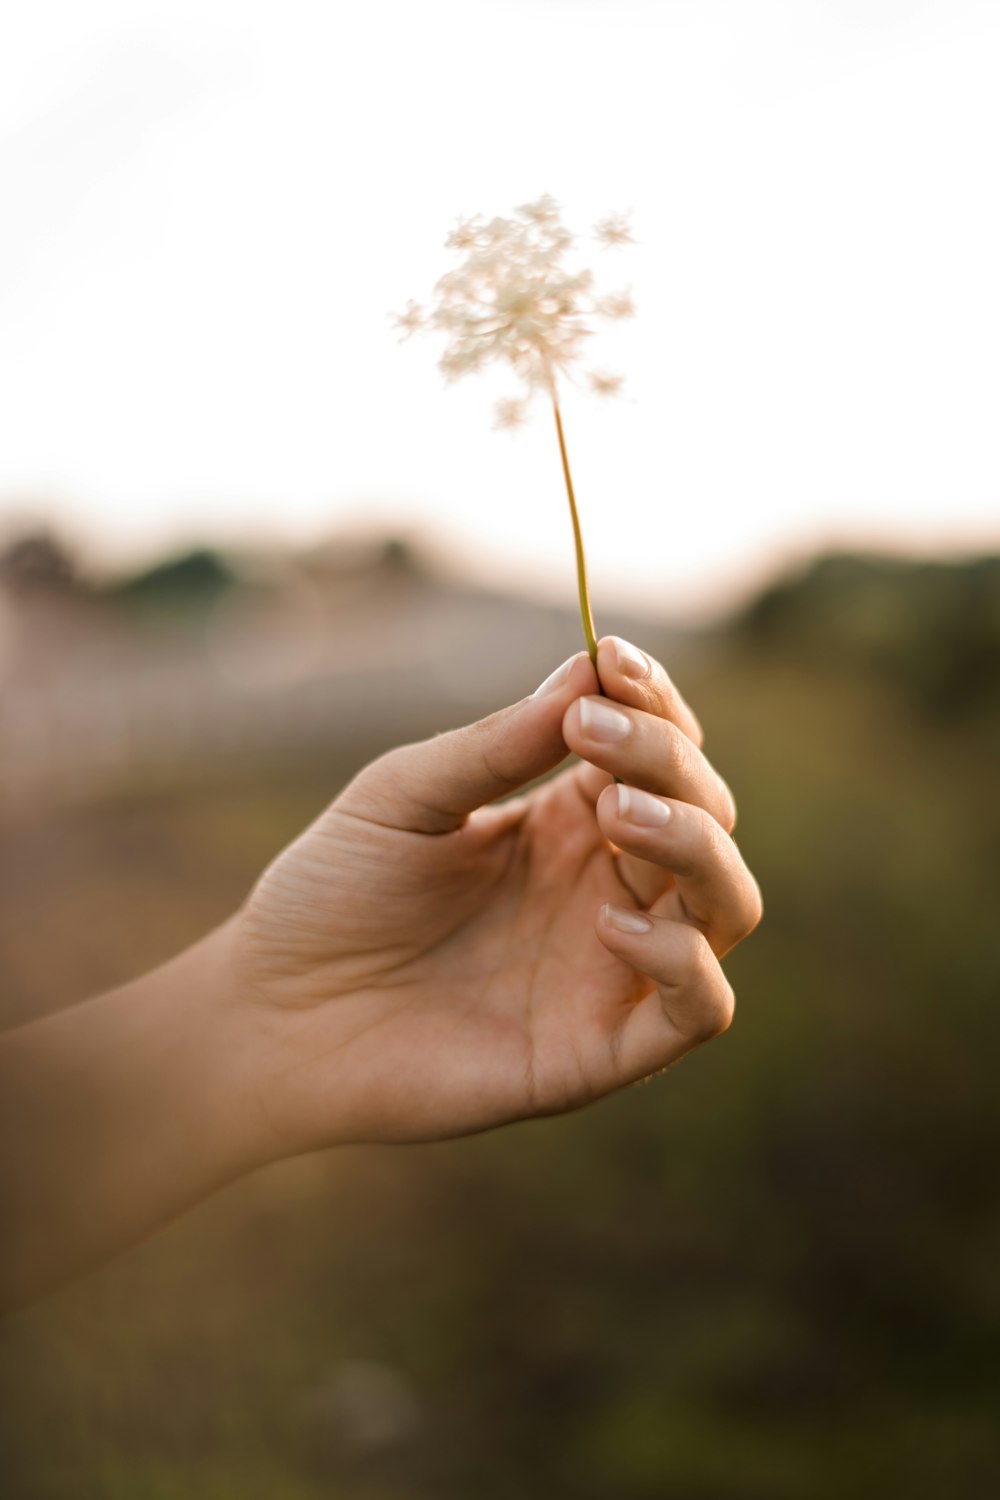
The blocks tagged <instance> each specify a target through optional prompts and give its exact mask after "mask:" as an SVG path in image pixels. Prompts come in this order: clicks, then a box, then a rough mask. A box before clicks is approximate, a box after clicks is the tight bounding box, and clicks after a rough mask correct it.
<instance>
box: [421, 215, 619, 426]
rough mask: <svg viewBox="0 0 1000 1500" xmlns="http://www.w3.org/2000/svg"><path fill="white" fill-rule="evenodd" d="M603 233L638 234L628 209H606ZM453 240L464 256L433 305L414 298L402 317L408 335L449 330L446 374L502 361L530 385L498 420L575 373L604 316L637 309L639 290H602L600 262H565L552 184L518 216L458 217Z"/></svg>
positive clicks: (612, 236) (511, 418)
mask: <svg viewBox="0 0 1000 1500" xmlns="http://www.w3.org/2000/svg"><path fill="white" fill-rule="evenodd" d="M594 232H595V234H597V235H598V237H599V238H601V239H602V240H603V241H604V242H605V243H607V244H624V243H630V242H631V236H630V234H629V232H628V228H627V225H626V223H625V217H624V215H622V214H609V215H607V216H606V217H605V218H604V219H602V220H601V221H600V222H599V223H598V224H597V225H596V226H595V231H594ZM445 246H446V248H447V249H448V250H451V251H453V252H454V253H456V254H457V255H459V256H461V257H462V259H461V261H460V263H459V264H458V265H457V266H456V267H455V268H454V269H453V270H451V271H448V272H447V273H446V274H445V275H444V276H442V277H441V279H440V281H439V282H438V283H437V285H436V287H435V288H434V296H433V300H432V301H431V303H430V305H429V306H428V307H426V308H423V307H421V306H420V305H419V304H418V303H416V302H414V301H410V302H409V303H407V306H406V310H405V311H404V312H403V313H401V314H400V315H399V316H398V317H397V319H396V322H397V326H398V327H399V329H400V330H401V332H402V334H403V336H404V337H408V336H409V335H410V334H412V333H415V332H417V331H418V330H427V331H428V332H433V333H440V334H443V335H444V336H445V340H446V342H445V348H444V352H443V353H442V355H441V359H440V368H441V370H442V372H443V374H444V376H445V379H446V380H449V381H452V380H457V379H459V377H460V376H462V375H467V374H471V373H473V372H475V371H477V370H481V369H483V367H484V366H486V365H488V364H490V363H493V362H495V361H496V362H500V363H502V364H507V365H509V366H510V367H511V368H512V370H513V371H514V374H515V375H516V376H517V377H518V379H519V380H520V381H521V382H522V383H523V385H524V387H525V394H524V395H523V396H522V397H521V398H520V399H519V400H512V399H510V398H508V399H506V400H504V401H502V402H500V403H498V405H497V408H496V425H497V426H501V427H512V426H518V425H520V423H521V422H522V421H523V420H524V417H525V413H526V410H527V405H528V403H529V402H530V400H531V398H532V397H533V396H534V395H536V394H537V393H538V392H539V391H542V392H545V393H547V394H548V395H550V396H552V397H553V398H554V397H555V391H556V381H557V378H558V377H559V376H563V377H566V378H572V375H573V373H574V371H575V370H576V369H577V367H578V366H579V365H580V364H581V361H582V356H583V353H584V350H585V348H586V345H587V341H588V340H589V339H590V338H591V337H592V335H593V333H594V331H595V330H594V327H593V324H594V322H595V321H596V320H597V319H602V318H603V319H607V320H608V321H617V320H620V319H622V318H628V317H631V316H632V315H633V314H634V312H635V308H634V306H633V303H632V297H631V293H630V292H628V291H622V292H614V293H611V294H610V295H607V296H598V295H597V294H596V293H595V290H594V277H593V273H592V272H591V271H588V270H585V269H582V268H581V269H572V268H570V267H568V266H567V265H566V264H565V259H566V256H567V254H568V252H569V251H570V250H571V249H572V247H573V236H572V235H571V234H570V233H569V231H568V230H567V229H566V227H565V225H564V224H563V222H562V218H561V214H560V210H559V205H558V203H557V202H556V200H555V199H554V198H553V197H552V195H551V194H549V193H546V194H544V195H543V196H542V197H540V198H537V199H535V200H534V202H531V203H523V204H521V206H520V207H519V208H516V209H514V212H513V215H512V217H510V218H499V217H497V218H492V219H485V218H483V217H481V216H477V217H475V218H471V219H459V221H458V223H457V224H456V226H455V228H454V229H453V230H452V231H451V233H450V234H449V235H448V238H447V240H446V241H445ZM602 379H603V380H604V387H602V388H606V389H610V386H608V384H607V380H608V378H607V377H602Z"/></svg>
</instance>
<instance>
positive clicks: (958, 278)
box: [0, 0, 1000, 623]
mask: <svg viewBox="0 0 1000 1500" xmlns="http://www.w3.org/2000/svg"><path fill="white" fill-rule="evenodd" d="M998 78H1000V6H998V5H996V4H991V3H989V0H980V3H974V0H925V3H920V0H645V3H644V0H455V3H451V0H419V3H417V0H354V3H352V4H349V5H348V4H343V3H337V0H325V3H314V0H258V3H251V0H197V3H190V0H162V3H161V0H31V3H30V4H23V5H15V4H13V3H8V4H7V5H6V6H3V7H2V10H0V513H2V514H0V524H3V521H4V518H6V522H7V524H8V525H9V524H12V523H13V521H14V520H16V518H18V517H22V516H24V515H25V514H26V513H28V512H29V511H31V512H34V513H35V514H36V515H37V514H39V513H42V514H44V515H46V516H48V517H50V518H52V519H53V520H54V521H55V522H56V523H57V524H59V525H61V526H63V527H64V528H67V529H68V530H69V531H70V533H71V534H72V535H73V536H75V537H77V538H78V539H80V540H81V541H83V542H84V543H85V544H86V545H87V546H89V547H90V548H91V550H92V551H93V552H94V553H95V555H99V556H102V557H104V558H106V559H111V560H114V561H122V560H124V559H127V558H130V557H135V556H140V555H143V554H148V553H149V552H150V551H151V550H152V549H154V548H156V547H159V546H160V545H162V544H164V543H170V544H174V543H179V542H186V541H190V540H193V539H194V538H196V537H221V538H223V539H236V538H238V539H246V538H247V537H249V536H252V537H258V538H259V537H264V538H270V537H274V538H276V539H291V540H294V541H301V540H307V539H310V538H314V537H315V538H318V537H320V536H323V535H326V534H328V533H329V532H330V531H331V530H332V529H334V528H335V527H336V526H337V525H338V524H340V523H341V522H343V521H344V520H345V519H350V520H352V521H354V522H357V521H359V520H361V519H363V518H368V517H376V518H377V517H386V518H388V519H390V520H391V521H392V522H393V523H394V524H397V525H401V526H405V527H407V528H411V529H418V530H431V531H433V532H434V533H436V534H438V535H441V536H443V537H444V538H445V539H446V541H447V543H448V545H450V546H452V547H454V548H455V549H458V550H463V549H464V551H465V552H471V553H472V555H473V556H474V558H475V560H476V563H477V566H478V567H479V569H480V570H481V572H482V573H483V575H484V576H486V577H488V578H493V579H496V580H497V581H500V582H507V581H509V580H511V579H516V580H519V581H521V582H523V583H524V584H526V585H527V586H542V587H547V588H551V589H555V590H557V591H560V590H561V591H563V592H565V594H566V595H567V596H569V595H570V594H571V593H572V589H573V569H572V551H571V545H570V536H569V528H568V521H567V517H566V515H565V500H564V497H563V494H562V491H561V481H560V475H559V469H558V454H557V450H556V446H555V441H554V437H553V433H552V431H551V428H550V423H549V421H547V420H546V418H545V413H544V411H541V410H540V411H539V413H538V415H537V416H536V418H535V420H534V422H533V423H532V425H531V426H530V427H529V428H528V429H526V430H525V431H523V432H522V433H520V434H518V435H517V436H516V437H511V436H508V435H506V434H498V433H495V432H493V431H492V429H491V401H492V398H493V397H494V396H495V395H496V394H497V387H496V386H495V385H494V384H493V383H492V382H490V381H485V382H480V381H476V380H472V381H468V382H465V383H464V384H462V385H459V386H455V387H452V388H447V389H446V388H445V387H444V386H443V385H442V383H441V380H440V377H439V376H438V373H437V370H436V358H437V354H438V349H437V348H436V346H434V345H433V343H432V342H431V341H430V340H427V341H422V340H417V341H414V342H412V343H409V344H407V345H404V346H402V347H401V346H399V345H398V344H397V342H396V336H395V334H394V332H393V331H392V328H391V326H390V321H389V319H388V317H387V313H388V312H389V311H390V310H392V309H395V308H400V307H402V305H403V304H404V303H405V301H406V299H407V298H408V297H410V296H413V297H416V298H417V299H418V300H420V299H422V298H423V297H425V296H426V295H427V293H428V292H429V290H430V288H431V285H432V283H433V282H434V281H435V280H436V278H437V277H438V275H440V274H441V272H442V271H443V270H444V269H446V267H447V264H448V259H447V257H446V256H445V254H444V252H443V250H442V248H441V244H442V240H443V238H444V235H445V233H446V232H447V230H448V229H449V228H450V226H451V224H452V223H453V221H454V219H455V218H456V217H457V216H458V215H460V214H471V213H475V212H479V211H483V212H485V213H487V214H493V213H507V212H508V211H509V210H510V208H511V207H512V206H513V205H514V204H516V203H520V202H523V201H525V200H526V199H528V198H533V197H536V196H537V195H538V194H539V193H541V192H546V191H548V192H551V193H553V194H554V195H555V196H556V197H557V198H558V199H559V200H560V202H561V203H562V204H563V205H564V209H565V216H566V219H567V221H568V222H569V224H570V226H571V227H575V228H578V229H579V230H580V231H581V232H583V231H586V230H587V228H588V226H589V224H590V223H591V222H592V221H593V219H594V218H595V217H597V216H598V215H599V214H601V213H603V212H605V211H607V210H609V209H619V208H631V209H632V210H633V223H634V228H635V232H636V234H637V236H638V237H639V239H640V240H641V245H640V246H639V247H638V248H637V249H634V250H629V251H626V252H623V253H622V254H621V256H620V258H619V259H618V260H617V262H615V263H614V264H612V265H610V267H609V274H608V275H602V280H603V281H604V283H605V284H606V285H608V286H615V285H619V284H621V283H622V282H631V283H632V285H633V287H634V290H635V296H636V301H637V304H638V309H639V312H638V317H637V319H636V320H635V322H634V323H632V324H631V325H628V328H627V331H623V332H622V333H621V334H617V335H616V340H617V347H616V348H614V349H613V350H611V349H608V350H607V351H606V352H607V353H608V355H609V358H607V359H605V361H604V362H605V363H610V364H612V365H613V366H614V365H617V366H618V367H619V368H622V369H623V370H624V371H625V373H626V375H627V377H628V399H627V400H622V401H619V402H618V403H615V404H600V403H592V402H591V401H590V400H588V399H586V398H583V397H575V396H572V395H571V396H570V397H569V398H568V399H567V402H566V421H567V429H568V435H569V443H570V452H571V456H572V458H573V464H574V472H575V476H576V480H577V487H578V491H579V494H580V500H581V507H582V510H583V513H584V524H585V532H586V536H587V543H588V551H589V554H590V559H591V568H592V574H593V584H594V592H595V602H596V603H597V605H598V615H599V623H600V604H601V602H602V600H604V599H612V598H622V597H633V596H634V597H636V598H638V597H640V596H642V597H644V598H645V599H647V600H652V601H658V602H660V603H662V604H663V605H664V606H665V607H668V608H669V607H673V608H683V609H686V610H689V611H697V610H702V609H706V608H709V607H711V605H712V604H713V603H714V602H716V601H718V600H719V599H721V598H723V597H725V595H726V594H727V592H728V591H730V590H732V589H734V588H738V587H740V586H741V585H742V584H745V583H746V581H747V580H748V579H749V578H751V577H753V576H755V575H757V574H759V573H760V572H761V571H764V570H766V569H768V568H769V567H771V566H773V565H774V561H775V559H776V557H783V556H787V555H789V554H792V555H794V554H797V553H800V552H803V551H805V550H807V549H809V548H811V547H813V546H814V545H819V544H821V543H822V542H825V541H831V540H836V541H851V540H860V541H863V542H871V541H876V542H885V543H889V544H891V545H897V546H899V545H906V546H913V547H919V548H922V549H925V550H926V549H938V548H940V549H947V550H952V549H961V548H965V547H972V546H977V545H997V544H998V543H1000V445H998V441H997V431H998V416H1000V173H998V162H997V157H998V148H1000V86H998ZM585 261H586V262H591V263H593V264H595V268H596V269H600V267H601V266H602V265H603V264H605V262H604V261H603V258H602V257H601V256H600V253H599V252H595V253H594V255H593V257H592V256H591V252H590V251H589V250H587V251H586V253H585Z"/></svg>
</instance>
